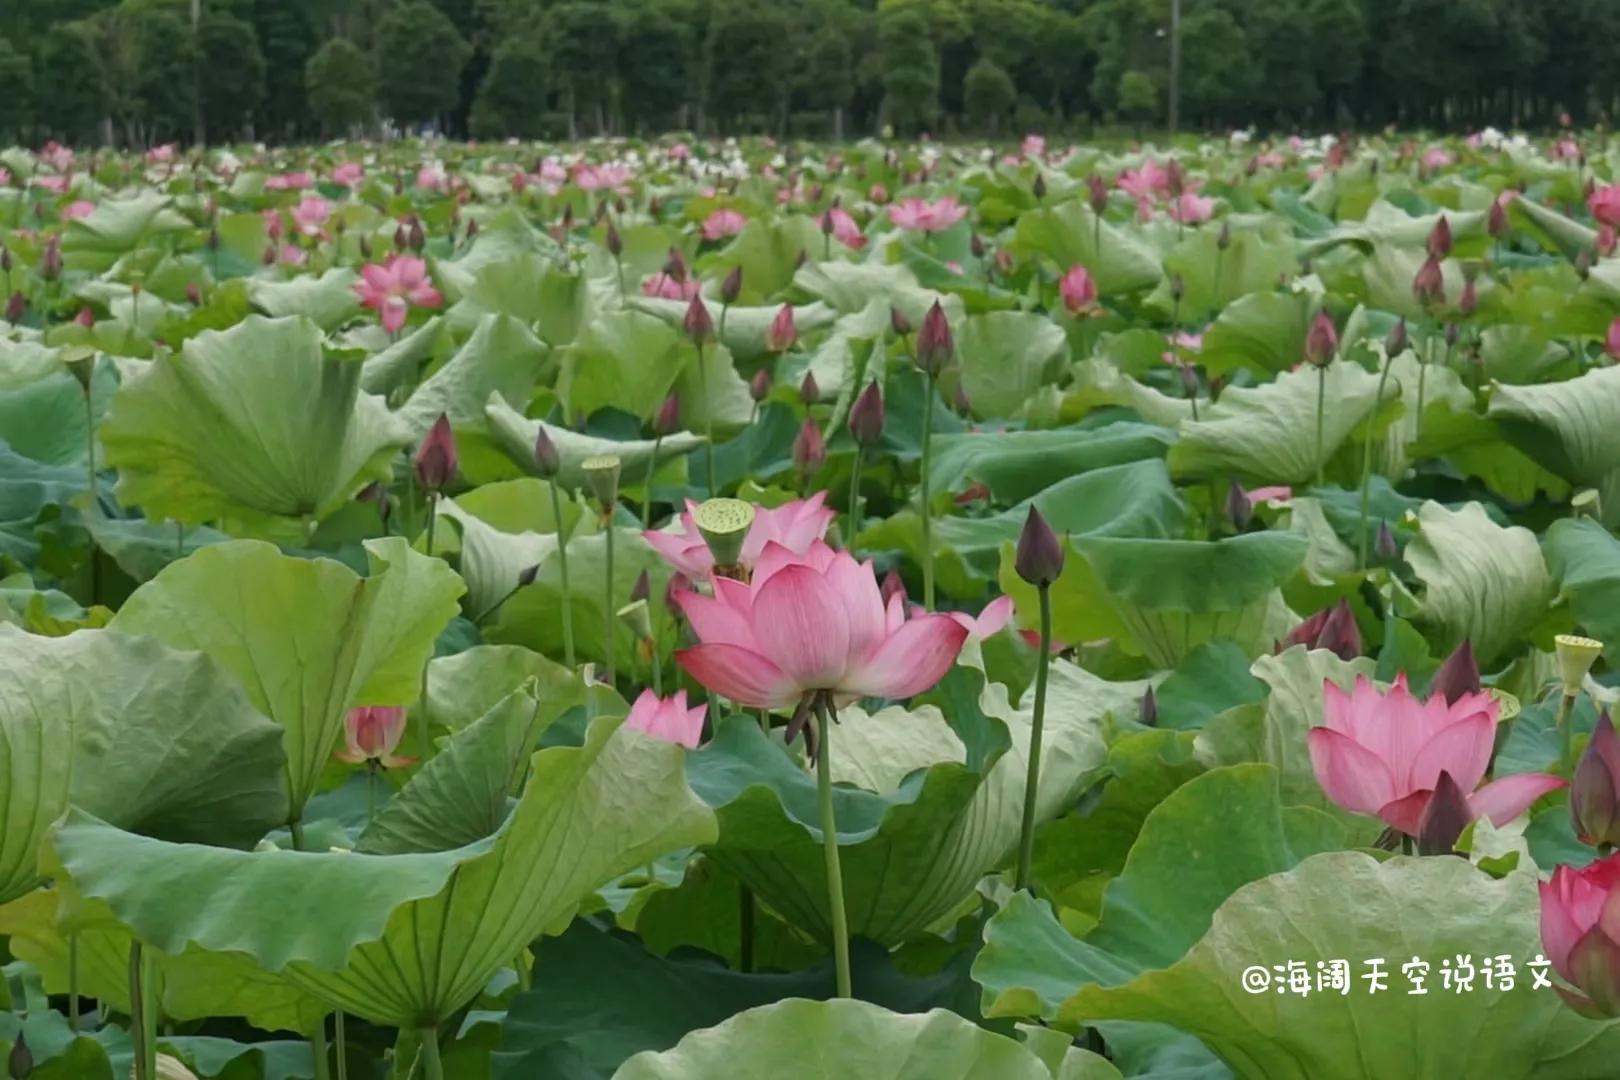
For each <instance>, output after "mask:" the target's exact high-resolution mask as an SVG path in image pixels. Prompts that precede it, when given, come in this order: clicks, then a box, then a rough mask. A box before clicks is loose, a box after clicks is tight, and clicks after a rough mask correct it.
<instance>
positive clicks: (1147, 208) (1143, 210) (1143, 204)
mask: <svg viewBox="0 0 1620 1080" xmlns="http://www.w3.org/2000/svg"><path fill="white" fill-rule="evenodd" d="M1136 220H1137V221H1140V222H1141V223H1142V224H1144V225H1146V224H1147V223H1148V222H1150V221H1152V220H1153V201H1152V200H1151V199H1137V200H1136Z"/></svg>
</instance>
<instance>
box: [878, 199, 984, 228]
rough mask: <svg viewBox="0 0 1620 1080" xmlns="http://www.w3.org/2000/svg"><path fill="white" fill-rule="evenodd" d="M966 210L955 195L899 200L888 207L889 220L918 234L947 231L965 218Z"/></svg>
mask: <svg viewBox="0 0 1620 1080" xmlns="http://www.w3.org/2000/svg"><path fill="white" fill-rule="evenodd" d="M967 212H968V208H967V207H965V206H963V205H962V204H961V203H959V202H957V201H956V196H955V195H944V196H941V197H940V198H938V199H933V200H928V199H918V198H915V197H913V198H909V199H901V200H900V201H899V202H898V203H896V204H895V205H893V206H891V207H889V220H890V221H892V222H894V223H895V224H896V225H898V226H900V228H902V229H915V230H918V231H920V232H929V233H932V232H939V231H940V230H942V229H948V228H950V227H951V226H952V225H955V224H956V223H957V222H958V221H961V220H962V219H963V218H964V217H966V216H967Z"/></svg>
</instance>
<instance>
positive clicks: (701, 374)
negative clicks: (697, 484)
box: [653, 341, 720, 499]
mask: <svg viewBox="0 0 1620 1080" xmlns="http://www.w3.org/2000/svg"><path fill="white" fill-rule="evenodd" d="M697 354H698V394H699V395H700V396H701V397H702V398H703V438H704V441H705V442H706V443H707V444H708V445H707V447H706V448H705V450H704V454H703V457H704V460H705V461H706V462H707V464H708V476H709V498H711V499H712V498H714V497H715V496H716V495H718V494H720V492H719V490H717V488H718V485H716V484H715V482H714V403H713V402H712V401H710V400H709V367H708V365H707V364H705V363H704V362H703V342H701V341H700V342H698V347H697ZM653 460H654V461H657V460H658V455H657V454H654V455H653Z"/></svg>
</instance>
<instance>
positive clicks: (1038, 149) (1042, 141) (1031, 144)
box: [1021, 133, 1046, 158]
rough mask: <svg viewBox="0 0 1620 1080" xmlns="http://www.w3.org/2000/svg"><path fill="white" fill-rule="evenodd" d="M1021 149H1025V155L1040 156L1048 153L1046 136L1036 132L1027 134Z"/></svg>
mask: <svg viewBox="0 0 1620 1080" xmlns="http://www.w3.org/2000/svg"><path fill="white" fill-rule="evenodd" d="M1021 149H1022V150H1023V151H1024V156H1025V157H1032V158H1038V157H1040V156H1041V155H1042V154H1044V153H1046V138H1045V137H1044V136H1042V135H1036V134H1034V133H1031V134H1028V135H1025V136H1024V144H1023V146H1022V148H1021Z"/></svg>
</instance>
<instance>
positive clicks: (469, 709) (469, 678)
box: [423, 645, 585, 731]
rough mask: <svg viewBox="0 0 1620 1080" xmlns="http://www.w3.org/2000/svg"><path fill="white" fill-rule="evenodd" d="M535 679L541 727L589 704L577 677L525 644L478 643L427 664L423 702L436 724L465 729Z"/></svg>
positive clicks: (452, 729) (453, 729) (454, 729)
mask: <svg viewBox="0 0 1620 1080" xmlns="http://www.w3.org/2000/svg"><path fill="white" fill-rule="evenodd" d="M531 681H532V682H535V683H536V684H537V692H536V696H537V697H538V698H539V700H540V705H541V708H542V710H543V716H542V725H549V724H550V723H551V722H552V721H553V720H555V719H556V718H557V717H558V716H560V715H562V714H563V713H564V712H566V711H568V710H569V709H571V708H573V707H574V706H575V705H578V704H581V703H583V702H584V700H585V687H584V686H583V685H582V684H581V682H580V680H579V678H578V676H576V675H574V674H573V673H571V672H570V671H569V670H568V669H567V668H565V667H563V666H562V665H561V664H559V663H556V662H555V661H552V660H548V659H547V658H546V657H544V656H541V655H540V654H539V653H537V652H534V651H533V650H531V649H525V648H524V647H523V646H521V645H474V646H473V647H472V648H470V649H467V650H465V651H463V652H459V653H456V654H455V655H453V656H441V657H438V658H437V659H435V660H433V661H431V662H430V663H429V664H428V666H427V686H426V692H425V693H424V695H423V700H424V702H425V703H426V705H427V708H428V715H429V716H430V717H431V718H432V720H433V723H434V725H435V726H438V727H444V728H448V729H450V730H451V731H461V730H462V729H464V728H466V727H468V726H470V725H472V724H473V723H475V722H477V721H478V720H480V719H482V718H483V717H484V716H485V714H487V713H488V712H489V711H490V710H491V709H494V708H496V707H497V706H499V705H500V704H501V703H502V702H503V701H504V700H505V699H506V697H507V696H508V695H509V694H511V693H512V692H513V691H514V690H516V689H518V688H520V687H522V686H524V685H525V684H527V683H530V682H531Z"/></svg>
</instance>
